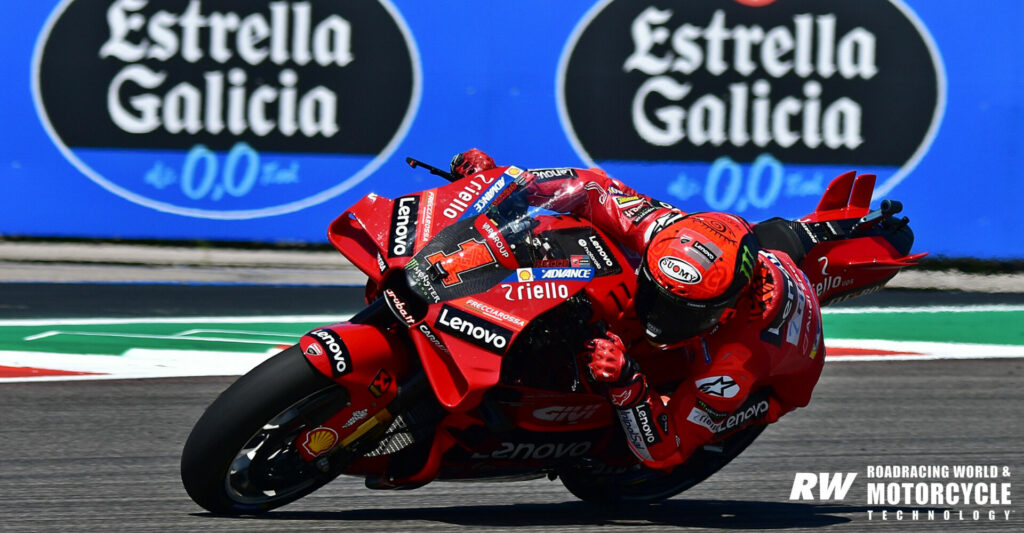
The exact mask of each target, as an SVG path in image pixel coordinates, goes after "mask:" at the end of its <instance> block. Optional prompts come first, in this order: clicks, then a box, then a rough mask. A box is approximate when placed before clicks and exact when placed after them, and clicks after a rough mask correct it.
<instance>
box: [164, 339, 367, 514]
mask: <svg viewBox="0 0 1024 533" xmlns="http://www.w3.org/2000/svg"><path fill="white" fill-rule="evenodd" d="M348 402H349V396H348V393H347V392H346V391H345V389H344V388H342V387H341V386H340V385H338V384H336V383H334V382H332V381H331V380H330V379H328V378H327V377H325V376H324V375H322V374H320V373H319V372H318V371H317V370H316V369H314V368H313V367H312V365H310V364H309V362H308V361H306V358H305V357H304V356H303V355H302V351H301V350H300V348H299V347H298V346H297V345H296V346H292V347H291V348H288V349H286V350H284V351H282V352H281V353H279V354H277V355H275V356H273V357H271V358H270V359H268V360H266V361H264V362H263V363H262V364H260V365H259V366H257V367H256V368H254V369H253V370H252V371H250V372H249V373H248V374H246V375H244V376H242V377H241V378H240V379H239V380H238V381H236V382H235V383H233V384H232V385H231V386H230V387H229V388H228V389H227V390H226V391H224V392H223V393H222V394H221V395H220V396H219V397H218V398H217V399H216V400H215V401H214V402H213V404H211V405H210V407H209V408H207V409H206V412H205V413H203V416H202V417H201V418H200V419H199V421H198V422H197V423H196V425H195V427H194V428H193V429H192V433H191V434H190V435H189V438H188V441H187V442H186V443H185V448H184V450H183V452H182V456H181V479H182V482H183V483H184V485H185V490H186V491H187V492H188V494H189V496H190V497H191V498H192V499H193V500H194V501H195V502H196V503H198V504H199V505H201V506H202V507H203V508H205V509H207V510H208V511H210V512H213V513H216V514H232V515H233V514H253V513H261V512H264V511H268V510H270V509H274V508H277V507H280V506H282V505H285V504H288V503H291V502H293V501H295V500H297V499H299V498H301V497H303V496H305V495H307V494H309V493H311V492H313V491H315V490H316V489H318V488H320V487H322V486H323V485H325V484H326V483H328V482H329V481H331V480H332V479H334V478H335V477H337V476H338V475H339V474H340V473H341V472H342V470H343V469H344V468H345V466H347V465H345V464H341V462H342V461H340V460H338V459H340V457H339V456H342V454H340V453H339V454H336V456H334V457H332V458H331V459H332V460H331V461H330V463H329V464H327V465H325V464H321V465H320V467H318V466H317V465H315V464H314V463H309V462H306V461H305V460H303V459H302V457H301V456H300V455H299V452H298V449H297V446H298V443H297V442H296V439H297V438H298V436H299V435H301V434H302V433H303V432H304V431H305V430H307V429H310V428H313V427H316V426H318V425H320V424H321V423H323V422H324V421H325V420H327V419H328V418H329V417H330V416H331V415H333V414H334V413H336V412H338V411H339V410H341V409H342V408H343V407H345V406H346V405H348Z"/></svg>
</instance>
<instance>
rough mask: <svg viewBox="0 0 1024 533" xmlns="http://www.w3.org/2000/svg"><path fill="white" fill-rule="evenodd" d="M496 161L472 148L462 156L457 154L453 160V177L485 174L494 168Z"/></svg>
mask: <svg viewBox="0 0 1024 533" xmlns="http://www.w3.org/2000/svg"><path fill="white" fill-rule="evenodd" d="M495 166H496V165H495V164H494V159H492V158H491V156H489V155H487V154H485V153H484V152H483V151H481V150H477V149H476V148H470V149H469V150H466V151H465V152H462V153H461V154H455V157H453V158H452V164H451V169H452V176H455V177H456V178H464V177H466V176H469V175H470V174H476V173H477V172H483V171H485V170H490V169H492V168H494V167H495Z"/></svg>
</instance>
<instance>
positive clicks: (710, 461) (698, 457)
mask: <svg viewBox="0 0 1024 533" xmlns="http://www.w3.org/2000/svg"><path fill="white" fill-rule="evenodd" d="M765 427H766V426H763V425H759V426H751V427H748V428H746V429H744V430H742V431H740V432H738V433H736V434H735V435H733V436H731V437H728V438H726V439H724V440H722V441H721V442H718V443H716V444H715V445H714V446H705V447H704V448H701V449H700V450H697V451H696V452H694V454H693V455H692V456H691V457H690V459H689V460H687V461H686V462H685V463H683V464H682V465H680V466H678V467H676V468H675V469H674V470H672V471H671V472H668V473H665V472H662V471H660V470H651V469H649V468H645V467H643V466H639V465H637V466H633V467H629V468H624V469H611V468H599V469H595V468H589V469H582V468H581V469H571V470H566V471H564V472H559V474H558V477H559V478H560V479H561V480H562V484H563V485H565V488H566V489H569V492H571V493H572V494H573V496H576V497H577V498H579V499H581V500H583V501H586V502H590V503H601V504H608V503H645V502H656V501H660V500H665V499H668V498H671V497H672V496H675V495H676V494H679V493H680V492H683V491H684V490H687V489H689V488H690V487H693V486H694V485H696V484H698V483H700V482H701V481H704V480H705V479H707V478H708V477H710V476H711V475H712V474H714V473H715V472H718V471H719V470H720V469H721V468H722V467H723V466H725V465H726V464H728V463H729V461H732V460H733V459H735V458H736V456H737V455H739V454H740V453H741V452H742V451H743V450H745V449H746V448H747V446H749V445H750V443H752V442H754V439H756V438H757V436H758V435H760V434H761V432H762V431H764V428H765Z"/></svg>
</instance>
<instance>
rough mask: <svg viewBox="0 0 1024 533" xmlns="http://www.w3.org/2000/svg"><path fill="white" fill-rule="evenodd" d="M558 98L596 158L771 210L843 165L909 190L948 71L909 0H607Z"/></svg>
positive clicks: (818, 188) (715, 198)
mask: <svg viewBox="0 0 1024 533" xmlns="http://www.w3.org/2000/svg"><path fill="white" fill-rule="evenodd" d="M558 98H559V107H560V113H561V118H562V123H563V126H564V128H565V130H566V132H567V134H568V135H569V138H570V141H571V142H572V143H573V145H574V147H575V149H576V150H577V152H578V153H579V155H580V156H581V157H582V158H583V160H584V161H586V162H587V164H589V165H599V166H602V167H603V168H605V169H606V170H608V171H609V172H610V173H611V174H613V175H615V176H616V177H618V178H621V179H623V180H624V181H627V182H628V183H631V184H633V183H637V185H636V186H637V187H644V189H643V190H645V191H650V194H663V193H666V192H667V193H668V194H669V195H671V196H675V197H676V198H680V199H684V200H691V198H692V199H693V200H691V201H697V202H698V203H699V200H703V201H704V202H705V204H706V206H707V207H709V208H710V209H711V210H716V211H733V212H737V211H738V212H743V211H744V210H753V209H762V210H765V211H766V212H768V210H769V209H773V208H775V207H776V206H777V204H782V203H785V202H786V201H787V199H789V198H796V197H802V196H810V197H816V196H817V195H819V194H820V193H821V192H822V190H823V188H824V185H825V184H827V180H828V179H829V178H831V177H832V176H834V175H836V174H838V173H839V172H838V171H837V170H840V171H841V170H848V169H850V168H857V169H859V170H861V171H864V170H866V169H867V170H868V171H874V172H875V173H877V174H878V175H879V178H880V184H881V186H880V191H879V192H881V193H884V192H886V191H888V190H889V189H891V188H892V187H894V186H895V185H896V184H897V183H899V181H900V180H902V179H903V178H904V176H905V175H906V174H907V173H908V172H909V171H910V170H911V169H912V168H913V167H914V166H915V165H916V164H917V162H918V161H919V160H920V158H921V157H922V156H923V155H924V153H925V152H926V151H927V150H928V147H929V146H930V144H931V142H932V139H933V138H934V136H935V133H936V131H937V129H938V127H939V123H940V121H941V117H942V112H943V108H944V105H945V75H944V72H943V66H942V61H941V58H940V56H939V52H938V49H937V48H936V47H935V44H934V42H933V41H932V39H931V36H930V35H929V33H928V31H927V28H925V26H924V25H923V23H922V22H921V21H920V20H919V19H918V18H917V17H916V15H915V14H914V13H913V11H912V10H911V9H910V8H909V7H907V6H906V5H905V4H904V3H903V2H902V1H901V0H863V1H859V2H847V1H842V0H786V1H774V2H773V1H767V0H764V1H762V0H734V1H726V0H659V1H652V0H605V1H603V2H600V3H599V4H597V5H596V6H595V7H594V8H592V9H591V10H590V11H589V12H588V13H587V14H586V15H585V16H584V18H583V19H582V20H581V21H580V22H579V24H578V26H577V27H576V29H575V31H574V32H573V34H572V36H571V37H570V40H569V42H568V43H567V45H566V47H565V50H564V52H563V56H562V59H561V63H560V71H559V78H558ZM609 131H614V132H616V134H615V135H607V132H609ZM652 175H657V176H668V177H669V178H668V180H670V181H667V182H666V181H662V182H656V183H654V187H651V186H650V185H646V186H645V185H644V183H643V182H644V180H647V181H652V180H654V179H655V178H652V177H651V176H652ZM662 179H665V178H662ZM797 199H798V198H797ZM803 203H806V200H805V201H804V202H802V203H801V205H802V204H803ZM794 204H796V201H794ZM687 205H691V206H692V204H687ZM700 207H703V206H698V208H693V210H701V209H700ZM772 212H775V211H772Z"/></svg>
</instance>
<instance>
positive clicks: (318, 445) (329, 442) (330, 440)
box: [302, 426, 338, 457]
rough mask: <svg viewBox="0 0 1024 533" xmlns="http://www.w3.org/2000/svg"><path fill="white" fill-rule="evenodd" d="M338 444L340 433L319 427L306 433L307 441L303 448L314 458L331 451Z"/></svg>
mask: <svg viewBox="0 0 1024 533" xmlns="http://www.w3.org/2000/svg"><path fill="white" fill-rule="evenodd" d="M337 442H338V432H337V431H334V430H333V429H331V428H328V427H322V426H321V427H318V428H316V429H314V430H312V431H310V432H309V433H306V441H305V442H303V443H302V447H303V448H305V449H306V451H307V452H309V453H310V454H311V455H312V456H313V457H316V456H318V455H320V454H322V453H324V452H326V451H327V450H330V449H331V448H333V447H334V445H335V444H337Z"/></svg>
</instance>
